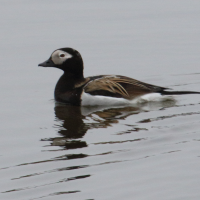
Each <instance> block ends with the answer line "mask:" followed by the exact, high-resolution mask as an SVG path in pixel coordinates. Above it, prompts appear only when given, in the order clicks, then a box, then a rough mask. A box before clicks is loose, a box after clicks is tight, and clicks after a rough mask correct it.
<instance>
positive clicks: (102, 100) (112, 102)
mask: <svg viewBox="0 0 200 200" xmlns="http://www.w3.org/2000/svg"><path fill="white" fill-rule="evenodd" d="M81 97H82V103H81V104H82V106H98V105H99V106H100V105H106V106H120V105H128V104H137V103H145V102H149V101H166V100H169V99H172V97H170V96H162V95H161V94H158V93H152V94H145V95H143V96H141V97H138V98H135V99H133V100H126V99H123V98H115V97H106V96H97V95H96V96H93V95H90V94H87V93H85V92H83V93H82V96H81Z"/></svg>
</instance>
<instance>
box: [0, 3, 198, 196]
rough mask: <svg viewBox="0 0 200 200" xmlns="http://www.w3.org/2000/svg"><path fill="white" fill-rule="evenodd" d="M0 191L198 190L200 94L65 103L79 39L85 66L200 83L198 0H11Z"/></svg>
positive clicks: (161, 81) (4, 53) (5, 26)
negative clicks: (63, 85) (63, 86)
mask: <svg viewBox="0 0 200 200" xmlns="http://www.w3.org/2000/svg"><path fill="white" fill-rule="evenodd" d="M0 16H1V18H0V25H1V34H0V41H1V48H0V54H1V71H0V85H1V86H0V89H1V103H0V110H1V115H0V117H1V126H0V136H1V139H0V199H3V200H5V199H6V200H7V199H15V200H33V199H44V200H45V199H48V200H50V199H52V200H53V199H56V200H62V199H70V200H71V199H74V200H79V199H80V200H82V199H83V200H89V199H90V200H91V199H95V200H104V199H105V200H108V199H109V200H110V199H115V200H121V199H128V200H129V199H130V200H132V199H137V200H149V199H154V200H188V199H190V200H191V199H192V200H193V199H195V200H197V199H199V198H200V129H199V128H200V125H199V122H200V96H199V95H182V96H177V97H175V98H174V99H172V100H169V101H163V102H149V103H145V104H138V105H134V106H129V107H125V106H124V107H118V108H116V107H115V108H112V107H109V108H108V107H107V108H105V107H85V108H79V107H72V106H67V105H63V104H56V103H55V102H54V99H53V91H54V87H55V84H56V81H57V80H58V78H59V77H60V76H61V74H62V72H61V71H59V70H58V69H54V68H48V69H46V68H39V67H37V65H38V63H40V62H42V61H44V60H46V59H47V58H48V57H49V56H50V54H51V53H52V52H53V51H54V50H55V49H57V48H61V47H73V48H75V49H77V50H78V51H79V52H80V53H81V55H82V57H83V59H84V64H85V76H92V75H98V74H119V75H125V76H129V77H132V78H136V79H139V80H141V81H145V82H148V83H151V84H156V85H160V86H163V87H169V88H173V89H174V90H193V91H200V56H199V54H200V23H199V22H200V1H197V0H196V1H187V0H173V1H172V0H168V1H158V0H152V1H147V0H146V1H145V0H141V1H131V0H125V1H114V0H113V1H112V0H106V1H105V0H102V1H92V0H85V1H81V0H76V1H64V0H58V1H50V0H49V1H47V0H43V1H37V0H35V1H25V0H18V1H14V0H10V1H4V0H1V12H0Z"/></svg>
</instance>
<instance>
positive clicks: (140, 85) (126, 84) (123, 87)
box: [84, 75, 167, 99]
mask: <svg viewBox="0 0 200 200" xmlns="http://www.w3.org/2000/svg"><path fill="white" fill-rule="evenodd" d="M165 89H167V88H164V87H159V86H155V85H151V84H147V83H144V82H141V81H138V80H136V79H132V78H128V77H125V76H103V75H102V76H98V77H97V78H96V79H95V78H91V81H89V82H88V83H87V85H86V86H85V87H84V91H85V92H86V93H90V94H93V95H104V93H105V94H106V92H107V93H108V92H109V93H111V96H113V95H115V94H116V97H124V98H126V99H133V98H134V97H135V96H139V95H142V94H147V93H152V92H160V91H163V90H165ZM107 96H109V95H107Z"/></svg>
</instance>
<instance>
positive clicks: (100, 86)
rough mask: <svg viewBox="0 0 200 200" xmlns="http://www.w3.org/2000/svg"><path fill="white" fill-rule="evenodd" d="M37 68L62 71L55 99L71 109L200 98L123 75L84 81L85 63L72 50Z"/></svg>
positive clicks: (61, 51) (62, 51) (64, 50)
mask: <svg viewBox="0 0 200 200" xmlns="http://www.w3.org/2000/svg"><path fill="white" fill-rule="evenodd" d="M38 66H42V67H55V68H58V69H61V70H63V72H64V73H63V75H62V76H61V77H60V79H59V80H58V82H57V84H56V87H55V91H54V97H55V100H56V101H58V102H62V103H66V104H71V105H77V106H80V105H103V104H109V105H116V104H124V103H129V102H131V101H132V100H134V99H135V98H138V97H141V96H142V95H146V94H155V93H158V94H161V95H180V94H200V92H193V91H166V90H167V89H169V88H165V87H160V86H156V85H151V84H148V83H144V82H141V81H138V80H136V79H133V78H129V77H126V76H121V75H99V76H91V77H87V78H85V77H84V75H83V69H84V66H83V59H82V57H81V55H80V53H79V52H78V51H77V50H75V49H72V48H60V49H57V50H55V51H54V52H53V53H52V54H51V56H50V58H49V59H48V60H46V61H45V62H43V63H40V64H39V65H38Z"/></svg>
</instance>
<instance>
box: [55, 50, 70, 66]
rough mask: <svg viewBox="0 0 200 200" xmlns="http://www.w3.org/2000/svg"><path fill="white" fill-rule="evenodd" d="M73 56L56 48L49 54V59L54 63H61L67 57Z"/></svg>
mask: <svg viewBox="0 0 200 200" xmlns="http://www.w3.org/2000/svg"><path fill="white" fill-rule="evenodd" d="M72 57H73V56H72V55H71V54H69V53H67V52H65V51H62V50H56V51H54V52H53V53H52V55H51V60H52V61H53V63H54V64H55V65H62V64H63V63H64V62H65V61H66V60H67V59H69V58H72Z"/></svg>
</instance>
